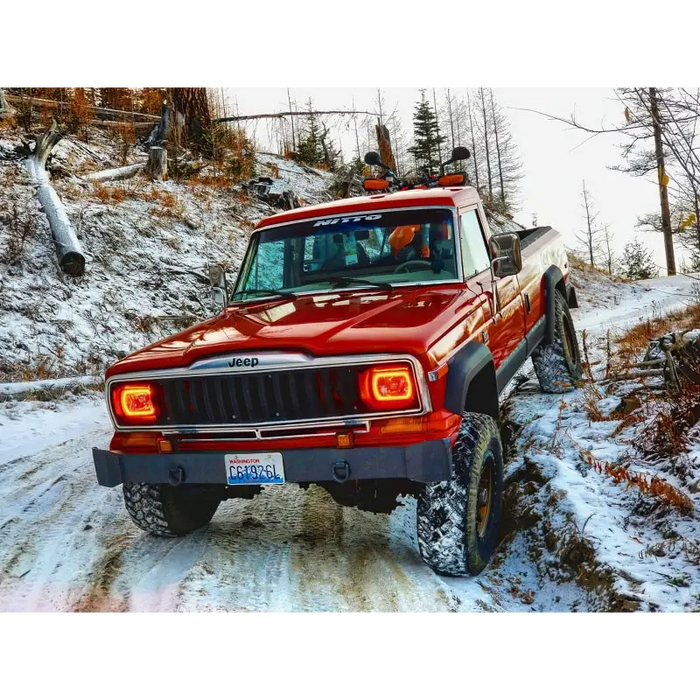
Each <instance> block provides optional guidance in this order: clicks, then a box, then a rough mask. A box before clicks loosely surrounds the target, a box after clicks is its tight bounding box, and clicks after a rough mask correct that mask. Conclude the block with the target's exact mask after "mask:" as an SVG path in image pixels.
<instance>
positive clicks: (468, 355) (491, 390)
mask: <svg viewBox="0 0 700 700" xmlns="http://www.w3.org/2000/svg"><path fill="white" fill-rule="evenodd" d="M447 366H448V368H449V369H448V372H447V387H446V389H445V408H446V409H447V410H448V411H451V412H452V413H456V414H458V415H462V413H463V412H464V411H473V412H475V413H485V414H487V415H489V416H491V417H492V418H495V419H498V386H497V384H496V371H495V366H494V362H493V355H492V354H491V351H490V350H489V349H488V347H487V346H486V345H484V344H483V343H479V342H477V341H475V340H472V341H470V342H468V343H467V344H466V345H465V346H464V347H463V348H462V349H461V350H459V351H458V352H456V353H455V354H454V355H453V356H452V357H451V358H450V360H449V361H448V363H447Z"/></svg>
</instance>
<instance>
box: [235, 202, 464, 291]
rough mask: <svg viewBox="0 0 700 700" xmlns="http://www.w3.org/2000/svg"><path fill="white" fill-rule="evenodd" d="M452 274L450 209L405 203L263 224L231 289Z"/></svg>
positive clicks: (360, 283) (378, 282)
mask: <svg viewBox="0 0 700 700" xmlns="http://www.w3.org/2000/svg"><path fill="white" fill-rule="evenodd" d="M457 280H458V268H457V254H456V250H455V235H454V227H453V215H452V212H451V211H450V210H449V209H413V210H411V209H406V210H403V211H392V212H376V213H367V214H363V213H358V214H357V215H355V216H346V217H340V216H337V217H335V218H328V219H321V220H315V221H301V222H295V223H292V224H288V225H285V226H279V227H275V228H270V229H261V230H260V231H258V232H256V233H255V234H254V235H253V238H252V239H251V245H250V249H249V251H248V254H247V255H246V259H245V262H244V265H243V269H242V271H241V275H240V277H239V280H238V284H237V286H236V295H240V298H242V299H245V298H246V296H254V295H261V294H265V293H268V294H269V293H279V292H280V291H284V292H307V291H313V290H316V289H318V290H328V289H335V288H340V287H343V288H348V287H364V286H377V287H381V288H384V289H390V288H391V286H392V285H395V284H402V283H403V284H405V283H418V282H445V281H457ZM247 291H249V292H250V294H246V292H247Z"/></svg>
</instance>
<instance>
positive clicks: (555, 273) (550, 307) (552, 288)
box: [542, 265, 568, 345]
mask: <svg viewBox="0 0 700 700" xmlns="http://www.w3.org/2000/svg"><path fill="white" fill-rule="evenodd" d="M542 279H543V280H544V306H545V314H546V318H547V321H546V324H545V330H544V340H543V341H542V342H543V343H544V344H545V345H549V343H551V342H552V341H553V340H554V320H555V311H554V293H555V292H556V291H557V290H559V291H560V292H561V293H562V294H563V295H564V299H567V301H568V295H567V293H566V284H565V283H564V275H563V274H562V271H561V270H560V269H559V268H558V267H557V266H556V265H551V266H550V267H548V268H547V269H546V270H545V272H544V275H542Z"/></svg>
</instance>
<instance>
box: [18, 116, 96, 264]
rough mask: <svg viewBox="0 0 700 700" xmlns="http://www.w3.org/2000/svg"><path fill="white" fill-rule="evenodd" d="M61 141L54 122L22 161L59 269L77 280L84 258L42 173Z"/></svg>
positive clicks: (54, 191)
mask: <svg viewBox="0 0 700 700" xmlns="http://www.w3.org/2000/svg"><path fill="white" fill-rule="evenodd" d="M62 138H63V134H61V133H60V132H59V131H58V130H57V129H56V121H55V120H54V122H53V124H52V126H51V128H50V129H49V130H48V131H46V132H45V133H43V134H40V135H39V136H37V138H36V145H35V146H34V152H33V153H32V154H31V155H30V156H29V158H27V160H26V161H25V166H26V168H27V171H28V172H29V174H30V176H31V178H32V180H33V181H34V185H35V186H36V188H37V192H36V193H37V197H38V198H39V201H40V202H41V206H42V207H43V209H44V213H45V214H46V218H47V219H48V220H49V227H50V228H51V235H52V237H53V242H54V244H55V246H56V254H57V255H58V262H59V265H60V266H61V269H62V270H63V271H64V272H65V273H67V274H69V275H72V276H74V277H80V276H81V275H82V274H83V272H84V271H85V256H84V255H83V249H82V247H81V245H80V241H79V240H78V236H77V234H76V232H75V229H74V228H73V225H72V224H71V222H70V219H69V218H68V213H67V212H66V208H65V207H64V206H63V202H61V199H60V198H59V196H58V194H57V193H56V190H55V189H54V188H53V186H52V185H51V181H50V179H49V174H48V172H47V171H46V160H47V158H48V157H49V155H50V154H51V151H52V150H53V149H54V147H55V146H56V144H57V143H58V142H59V141H60V140H61V139H62Z"/></svg>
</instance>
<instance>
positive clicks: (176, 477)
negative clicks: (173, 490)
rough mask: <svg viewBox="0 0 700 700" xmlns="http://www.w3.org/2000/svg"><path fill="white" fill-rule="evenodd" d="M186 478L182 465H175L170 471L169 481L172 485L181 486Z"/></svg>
mask: <svg viewBox="0 0 700 700" xmlns="http://www.w3.org/2000/svg"><path fill="white" fill-rule="evenodd" d="M184 480H185V470H184V469H183V468H182V467H175V468H174V469H170V470H169V471H168V481H169V482H170V485H171V486H179V485H180V484H181V483H182V482H183V481H184Z"/></svg>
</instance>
